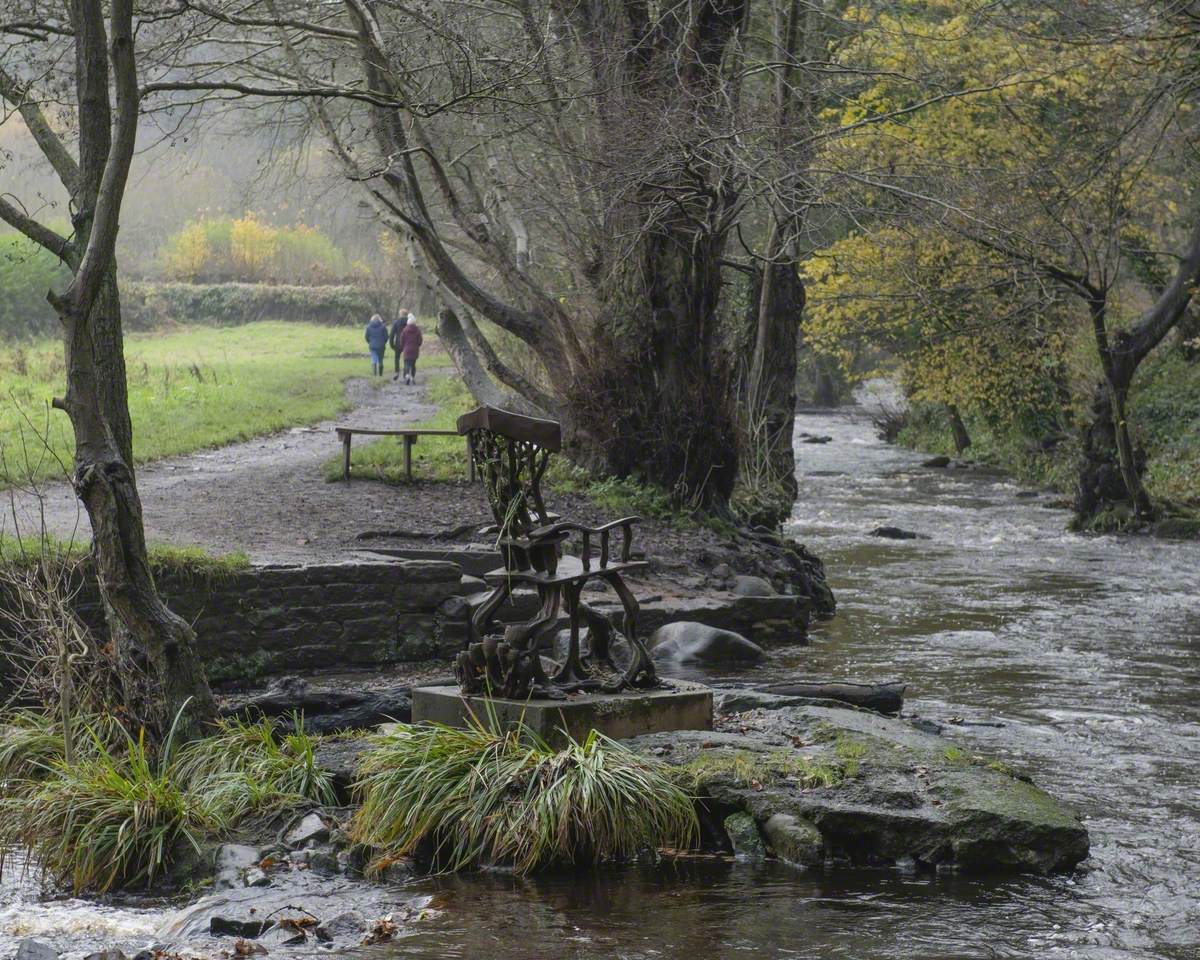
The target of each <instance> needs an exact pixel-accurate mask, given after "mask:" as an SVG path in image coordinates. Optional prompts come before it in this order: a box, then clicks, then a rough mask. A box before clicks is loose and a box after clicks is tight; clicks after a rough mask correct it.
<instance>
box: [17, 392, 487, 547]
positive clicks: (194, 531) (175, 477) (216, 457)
mask: <svg viewBox="0 0 1200 960" xmlns="http://www.w3.org/2000/svg"><path fill="white" fill-rule="evenodd" d="M346 393H347V396H348V398H349V399H350V400H352V401H353V403H354V409H353V410H352V411H351V412H349V413H346V414H343V415H342V416H340V417H338V418H337V420H336V421H333V420H330V421H326V422H324V423H319V424H316V425H314V426H311V427H295V428H292V429H291V430H287V431H284V432H283V433H278V434H274V435H271V436H267V437H259V438H257V439H254V440H249V441H246V442H244V443H234V444H230V445H228V446H224V447H219V448H217V449H214V450H203V451H200V452H197V453H193V454H188V455H187V456H181V457H171V458H169V459H165V460H158V461H155V462H154V463H150V464H146V465H144V466H142V467H140V468H139V469H138V489H139V491H140V492H141V496H142V506H143V510H144V512H145V523H146V536H147V538H148V539H149V540H150V542H152V543H171V544H176V545H195V546H201V547H204V548H206V549H208V550H210V551H213V552H221V553H225V552H230V551H234V550H244V551H246V552H247V553H249V554H250V556H251V558H252V559H253V560H256V561H275V560H312V559H319V558H324V557H329V556H334V555H343V554H344V553H345V552H346V550H347V549H348V548H350V547H352V546H355V545H357V544H354V538H355V536H356V535H357V534H358V533H359V532H361V531H362V530H364V529H369V528H372V527H376V528H377V527H381V526H382V527H385V528H386V527H393V526H396V525H398V518H397V512H398V511H400V510H402V508H403V502H404V500H406V499H408V494H406V492H405V491H404V490H403V489H401V488H397V487H389V486H386V485H384V484H380V483H373V482H372V483H368V482H363V483H327V482H326V481H325V478H324V476H323V474H322V470H321V465H322V464H323V463H324V462H325V461H326V460H327V459H329V458H330V457H332V456H335V455H337V454H338V453H339V451H340V449H341V448H340V447H339V445H338V443H337V438H336V436H335V435H334V433H333V428H334V426H335V424H351V425H354V426H363V427H371V428H374V429H382V430H386V429H396V428H399V427H402V426H405V425H408V424H413V423H419V422H421V421H423V420H428V419H429V418H430V417H431V416H433V414H434V413H435V412H436V410H437V408H436V407H435V406H434V405H432V404H430V403H428V402H426V399H425V392H424V390H423V389H422V388H421V387H419V386H418V387H415V388H414V387H406V386H404V385H403V384H400V383H395V382H393V381H392V380H391V379H387V380H385V381H384V383H383V384H382V385H380V386H375V385H374V384H372V382H371V381H370V380H369V379H355V380H349V381H347V383H346ZM358 442H367V441H365V440H363V441H358ZM384 442H394V441H384ZM465 469H466V465H465V455H464V472H465ZM42 509H43V510H44V515H45V523H46V527H47V529H48V530H49V531H50V532H52V533H53V534H54V535H56V536H58V537H62V538H75V539H78V540H86V539H88V538H89V537H90V529H89V526H88V520H87V515H86V514H85V513H84V512H83V510H82V508H81V507H80V505H79V503H78V501H77V500H76V499H75V496H74V494H73V493H72V491H71V489H70V487H69V486H67V485H66V484H65V483H59V484H52V485H49V486H47V487H46V488H44V490H43V491H42ZM38 511H39V503H38V498H37V497H36V496H34V495H32V494H31V493H29V492H23V493H18V492H11V493H10V496H9V504H8V505H7V509H5V511H4V516H3V518H2V519H0V532H6V533H11V532H13V530H14V521H16V522H17V523H19V529H20V531H21V532H22V533H25V534H29V533H32V532H34V531H36V530H37V529H38Z"/></svg>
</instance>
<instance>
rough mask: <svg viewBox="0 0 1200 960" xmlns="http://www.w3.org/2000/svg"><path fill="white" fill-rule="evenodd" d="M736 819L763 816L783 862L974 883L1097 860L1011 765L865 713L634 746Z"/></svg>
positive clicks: (1066, 818)
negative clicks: (938, 873) (946, 875)
mask: <svg viewBox="0 0 1200 960" xmlns="http://www.w3.org/2000/svg"><path fill="white" fill-rule="evenodd" d="M630 743H631V745H632V746H633V747H634V748H635V749H636V750H639V751H641V752H643V753H645V754H647V755H651V756H655V757H657V758H659V759H661V760H663V761H664V762H666V763H667V764H669V765H671V766H672V767H674V768H676V770H677V771H678V776H679V777H680V778H681V780H682V781H683V782H684V783H686V785H687V786H688V787H689V789H692V790H694V791H695V793H696V794H697V796H699V797H701V798H702V799H703V801H704V802H705V803H707V804H708V805H710V806H711V807H712V809H714V810H719V811H722V812H723V814H722V815H723V817H726V818H727V817H728V815H729V814H730V813H733V812H743V813H746V814H749V815H750V816H752V817H753V818H754V819H755V821H756V823H757V824H758V826H759V828H760V830H761V831H762V834H763V835H764V836H765V837H766V838H767V841H768V843H770V845H771V847H772V848H773V849H774V850H775V852H776V853H777V854H778V855H779V856H780V857H782V858H783V859H786V860H789V861H792V862H796V863H802V864H809V863H814V862H819V861H820V860H822V859H824V858H825V857H833V858H837V859H848V860H850V861H852V862H855V863H863V864H886V863H893V862H895V861H897V860H902V859H906V858H912V859H913V860H915V861H917V862H918V863H923V864H926V865H929V866H936V865H952V866H955V867H958V868H961V869H963V870H967V871H992V870H1024V871H1033V872H1037V873H1049V872H1052V871H1057V870H1065V869H1069V868H1071V867H1073V866H1075V865H1076V864H1077V863H1079V862H1080V861H1082V860H1083V859H1084V858H1085V857H1086V856H1087V853H1088V835H1087V830H1086V829H1085V828H1084V827H1083V826H1082V824H1080V822H1079V820H1078V819H1077V817H1076V816H1075V815H1074V814H1072V813H1071V812H1070V811H1068V810H1066V809H1065V808H1064V807H1063V806H1062V805H1060V804H1059V803H1058V802H1057V801H1055V800H1054V799H1053V798H1051V797H1050V796H1048V795H1047V794H1046V793H1044V792H1043V791H1041V790H1039V789H1038V788H1037V787H1035V786H1033V785H1032V784H1030V783H1029V782H1027V781H1025V780H1022V779H1019V778H1017V777H1015V776H1013V775H1012V773H1011V772H1010V771H1009V770H1008V769H1007V768H1006V767H1004V766H1003V765H1002V764H995V763H991V764H989V763H988V762H987V761H986V760H985V759H983V758H977V757H973V756H971V755H970V754H968V753H966V752H965V751H963V750H961V749H958V748H955V747H954V746H953V745H951V744H949V743H947V741H946V740H944V739H943V738H941V737H939V736H936V735H934V734H931V733H926V732H923V731H919V730H917V729H916V728H915V727H913V726H912V725H910V724H908V723H906V722H904V721H901V720H894V719H889V718H886V717H881V716H878V715H876V714H871V713H866V712H863V711H857V710H841V709H836V708H826V707H816V706H788V707H783V708H780V709H777V710H763V709H758V710H753V711H750V712H748V713H742V714H738V715H737V716H736V718H734V719H732V720H726V721H723V722H722V723H719V724H718V729H717V730H715V731H713V732H711V733H709V732H704V731H680V732H676V733H670V734H654V735H650V736H645V737H639V738H637V739H636V740H633V741H630Z"/></svg>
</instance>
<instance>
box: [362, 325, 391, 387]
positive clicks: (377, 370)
mask: <svg viewBox="0 0 1200 960" xmlns="http://www.w3.org/2000/svg"><path fill="white" fill-rule="evenodd" d="M365 338H366V341H367V348H368V349H369V350H370V351H371V374H372V375H373V376H376V377H382V376H383V355H384V353H385V352H386V351H387V342H388V330H387V327H385V326H384V324H383V317H381V316H380V315H379V314H375V315H374V316H373V317H371V321H370V323H368V324H367V330H366V337H365Z"/></svg>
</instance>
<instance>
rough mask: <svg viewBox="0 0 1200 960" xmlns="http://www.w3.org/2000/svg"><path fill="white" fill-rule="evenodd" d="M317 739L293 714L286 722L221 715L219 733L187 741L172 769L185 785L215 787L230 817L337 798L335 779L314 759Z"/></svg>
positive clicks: (330, 803) (265, 718)
mask: <svg viewBox="0 0 1200 960" xmlns="http://www.w3.org/2000/svg"><path fill="white" fill-rule="evenodd" d="M317 743H318V740H317V738H315V737H312V736H310V735H309V734H307V733H305V731H304V724H303V721H302V720H301V719H300V718H299V717H293V718H292V723H291V724H290V725H286V724H283V723H281V722H280V721H279V720H278V719H275V718H267V717H264V718H263V719H262V720H259V721H258V722H256V723H250V722H247V721H244V720H239V719H236V718H231V719H226V720H221V721H219V722H218V723H217V732H216V733H215V734H213V735H212V736H209V737H205V738H204V739H202V740H195V741H193V742H191V743H189V744H188V745H187V746H185V747H184V748H183V749H182V750H181V751H180V755H179V759H178V761H177V762H176V763H175V765H174V767H173V769H172V773H173V775H174V777H175V779H176V780H177V781H178V782H179V783H181V784H183V785H184V786H185V787H186V788H187V789H189V790H193V791H196V792H199V791H205V790H213V791H215V792H216V793H217V794H219V796H220V804H219V805H220V807H221V808H222V809H224V810H226V811H228V814H229V815H230V816H235V815H242V814H244V813H246V812H249V811H251V810H264V809H281V808H286V807H295V806H300V805H302V804H305V803H315V804H318V805H332V804H334V803H336V802H337V792H336V790H335V789H334V786H333V778H332V776H331V775H330V774H329V772H328V771H326V770H323V769H322V768H321V767H319V766H318V765H317V763H316V759H315V749H316V746H317Z"/></svg>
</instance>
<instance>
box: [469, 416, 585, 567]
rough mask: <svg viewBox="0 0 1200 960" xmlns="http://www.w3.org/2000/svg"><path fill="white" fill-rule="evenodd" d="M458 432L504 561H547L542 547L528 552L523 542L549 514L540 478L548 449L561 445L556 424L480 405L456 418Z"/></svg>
mask: <svg viewBox="0 0 1200 960" xmlns="http://www.w3.org/2000/svg"><path fill="white" fill-rule="evenodd" d="M458 432H459V433H461V434H465V435H466V436H467V437H468V438H470V442H471V457H472V459H473V460H474V461H475V467H476V469H477V470H478V472H479V475H480V477H482V479H483V483H484V487H485V488H486V490H487V498H488V504H489V506H490V507H491V509H492V516H493V517H494V518H495V520H496V528H497V529H496V533H497V544H498V546H499V548H500V553H501V555H502V556H503V558H504V563H505V566H506V567H508V568H509V569H529V568H530V566H531V565H533V566H536V567H542V566H543V565H544V564H545V563H546V562H547V561H549V562H550V564H552V563H553V560H552V559H551V558H550V557H549V555H545V556H543V555H542V554H544V553H545V552H544V551H539V552H538V553H537V554H535V555H534V556H530V554H529V551H528V549H526V548H524V547H523V544H522V541H527V539H528V537H529V534H530V532H531V531H532V530H535V529H536V528H538V527H541V526H544V525H545V524H548V523H550V522H551V520H552V519H553V518H552V516H551V514H550V512H549V511H548V510H547V509H546V501H545V500H544V499H543V498H542V477H543V475H544V474H545V472H546V467H547V466H548V465H549V463H550V454H552V453H557V452H558V451H559V450H561V449H562V430H561V428H560V427H559V425H558V424H557V423H556V422H554V421H553V420H539V419H537V418H535V417H526V416H522V415H521V414H517V413H511V412H509V411H507V410H499V409H497V408H496V407H488V406H483V407H477V408H476V409H474V410H472V411H471V412H470V413H466V414H463V415H462V416H461V417H459V418H458Z"/></svg>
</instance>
